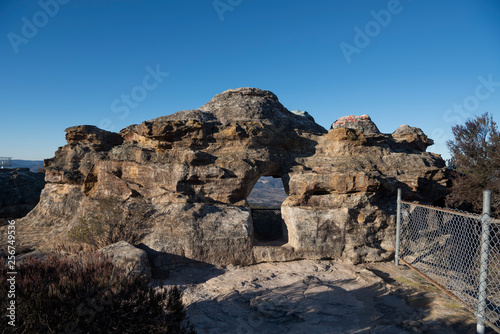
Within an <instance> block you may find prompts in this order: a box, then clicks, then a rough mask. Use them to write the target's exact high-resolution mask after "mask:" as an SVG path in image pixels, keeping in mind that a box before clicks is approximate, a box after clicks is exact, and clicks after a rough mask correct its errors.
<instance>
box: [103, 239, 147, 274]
mask: <svg viewBox="0 0 500 334" xmlns="http://www.w3.org/2000/svg"><path fill="white" fill-rule="evenodd" d="M100 251H101V252H102V253H103V254H105V255H108V256H111V257H112V261H113V264H114V265H115V266H117V267H119V268H122V269H123V270H124V271H125V275H126V276H127V277H134V276H142V277H144V279H146V280H149V279H151V265H150V263H149V260H148V255H147V253H146V252H145V251H144V250H142V249H139V248H137V247H134V246H132V245H131V244H129V243H128V242H126V241H120V242H117V243H115V244H111V245H109V246H106V247H104V248H102V249H101V250H100Z"/></svg>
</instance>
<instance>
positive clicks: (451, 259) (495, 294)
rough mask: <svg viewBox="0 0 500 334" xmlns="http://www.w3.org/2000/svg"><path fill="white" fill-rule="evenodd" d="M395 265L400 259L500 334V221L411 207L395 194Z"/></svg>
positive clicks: (480, 330) (486, 214)
mask: <svg viewBox="0 0 500 334" xmlns="http://www.w3.org/2000/svg"><path fill="white" fill-rule="evenodd" d="M397 220H398V226H397V235H398V238H397V239H396V260H395V262H396V265H398V264H399V261H400V260H401V261H402V262H404V264H406V265H408V266H409V267H410V268H412V269H415V270H416V271H418V272H419V273H420V274H421V275H423V276H424V277H426V278H427V279H428V280H430V281H431V282H432V283H434V284H435V285H437V286H438V287H440V288H441V289H443V290H444V291H445V292H447V293H448V294H450V295H451V296H453V297H455V298H456V299H458V300H459V301H460V302H461V303H462V304H463V305H464V306H465V307H466V308H467V309H469V310H470V311H471V312H473V313H474V314H475V315H476V316H477V318H478V333H484V324H485V323H487V324H488V325H490V327H492V328H493V329H494V330H495V331H497V332H499V333H500V330H499V329H498V327H500V222H499V221H497V220H494V219H491V218H490V211H488V210H487V211H486V212H484V213H483V214H482V215H477V214H471V213H466V212H461V211H454V210H448V209H440V208H436V207H432V206H426V205H420V204H414V203H410V202H405V201H402V200H401V199H400V192H398V218H397Z"/></svg>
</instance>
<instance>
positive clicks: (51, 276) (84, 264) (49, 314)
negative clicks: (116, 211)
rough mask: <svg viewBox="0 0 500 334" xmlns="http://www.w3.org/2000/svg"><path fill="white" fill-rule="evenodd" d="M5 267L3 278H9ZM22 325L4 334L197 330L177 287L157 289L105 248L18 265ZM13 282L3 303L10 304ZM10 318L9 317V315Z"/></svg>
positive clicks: (2, 294) (2, 292) (0, 295)
mask: <svg viewBox="0 0 500 334" xmlns="http://www.w3.org/2000/svg"><path fill="white" fill-rule="evenodd" d="M7 271H8V270H7V267H6V266H2V267H1V269H0V277H7ZM17 272H18V273H19V275H17V280H16V291H15V293H16V296H15V300H16V327H11V326H8V327H9V328H6V326H2V330H0V332H1V333H194V331H193V330H192V329H190V328H187V326H184V325H183V321H184V318H185V313H184V307H183V304H182V302H181V293H180V291H179V290H178V288H177V287H172V288H160V289H157V290H154V289H153V288H152V287H150V286H149V284H148V282H147V281H146V280H144V279H142V278H141V277H137V276H135V277H127V276H125V275H124V273H123V271H122V270H121V269H120V268H118V267H114V266H113V264H112V262H111V259H110V258H109V257H105V256H104V255H103V254H101V253H97V252H90V253H79V254H72V255H67V256H63V255H60V254H52V255H49V256H47V257H46V259H44V260H40V259H33V258H27V259H26V260H25V261H23V262H22V263H19V264H18V267H17ZM7 293H8V287H7V284H1V285H0V308H1V309H3V310H5V309H6V308H7V301H8V298H7ZM4 320H5V319H4Z"/></svg>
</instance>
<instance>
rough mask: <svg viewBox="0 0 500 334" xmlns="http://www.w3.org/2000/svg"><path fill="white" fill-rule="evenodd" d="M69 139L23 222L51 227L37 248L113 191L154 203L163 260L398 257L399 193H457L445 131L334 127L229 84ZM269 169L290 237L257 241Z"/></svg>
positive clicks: (152, 227) (48, 165)
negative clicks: (252, 199) (261, 192)
mask: <svg viewBox="0 0 500 334" xmlns="http://www.w3.org/2000/svg"><path fill="white" fill-rule="evenodd" d="M304 115H305V114H304ZM375 129H376V131H375ZM66 139H67V141H68V144H67V145H66V146H64V147H61V148H59V150H58V151H57V152H56V154H55V157H54V158H52V159H49V160H46V161H45V170H46V181H47V184H46V186H45V188H44V190H43V192H42V195H41V201H40V203H39V204H38V205H37V207H36V208H35V209H34V210H33V211H32V212H31V213H30V214H29V215H28V216H27V217H26V218H25V219H23V220H22V221H21V224H20V225H22V228H26V229H29V228H39V230H40V231H41V232H40V233H39V237H37V238H33V240H31V243H33V246H36V247H39V248H40V247H42V248H43V247H48V248H50V247H54V245H55V244H57V243H60V242H67V241H68V231H69V230H70V229H71V228H72V227H73V226H75V225H76V224H78V222H79V221H81V217H82V216H84V215H85V213H86V212H88V211H89V210H93V209H94V208H95V207H96V206H97V204H98V203H99V201H100V200H101V199H103V198H109V197H113V198H117V200H118V201H119V203H121V204H120V205H121V206H122V207H123V208H128V209H129V210H132V209H131V208H133V206H134V203H138V202H140V203H141V205H144V204H145V203H146V205H147V206H148V207H149V209H148V212H149V215H148V217H147V218H145V219H146V220H147V222H144V223H145V225H144V226H146V227H145V230H144V231H142V235H143V236H142V239H141V242H142V244H143V246H144V248H145V249H149V250H150V252H149V255H150V256H152V255H154V258H153V259H151V260H152V263H153V265H154V266H155V267H168V266H169V265H171V264H172V259H173V258H175V259H177V260H176V261H180V262H182V261H183V260H182V259H190V260H196V261H202V262H207V263H211V264H216V265H227V264H252V263H256V262H262V261H276V260H291V259H298V258H344V259H348V260H351V261H353V262H361V261H379V260H384V259H387V258H389V257H390V256H391V255H392V254H393V251H394V246H393V243H394V228H395V227H394V222H395V217H394V214H395V207H396V201H395V193H396V189H397V188H402V189H403V194H404V197H405V198H406V199H410V200H417V201H421V202H425V203H433V202H435V201H437V200H439V199H440V198H442V197H443V196H444V195H445V194H446V182H447V178H446V168H445V163H444V161H443V160H442V159H441V157H440V156H438V155H436V154H433V153H427V152H425V150H426V148H427V147H428V146H429V145H431V144H432V141H431V140H430V139H428V138H427V137H426V136H425V134H423V133H422V131H421V130H420V129H416V128H412V127H408V126H402V127H400V128H399V129H398V130H396V131H395V132H394V133H393V134H381V133H380V132H379V131H378V129H377V127H376V126H375V124H374V123H373V122H372V121H371V120H370V119H369V117H368V116H366V117H365V116H363V117H359V118H356V117H351V118H350V120H349V121H347V122H343V124H340V122H336V125H335V127H334V128H332V129H330V131H327V130H325V129H324V128H322V127H321V126H319V125H318V124H316V123H315V122H314V121H313V119H312V117H307V116H303V115H301V114H300V113H298V114H294V113H291V112H290V111H288V110H287V109H286V108H285V107H284V106H283V105H282V104H281V103H280V102H279V100H278V98H277V97H276V95H274V94H273V93H271V92H269V91H264V90H260V89H255V88H240V89H233V90H228V91H225V92H223V93H221V94H218V95H216V96H215V97H214V98H213V99H212V100H211V101H210V102H208V103H207V104H205V105H203V106H201V107H200V108H199V109H196V110H187V111H180V112H177V113H175V114H172V115H169V116H162V117H159V118H156V119H153V120H150V121H145V122H143V123H141V124H137V125H131V126H129V127H126V128H124V129H123V130H121V132H120V133H119V134H118V133H111V132H107V131H104V130H101V129H98V128H96V127H93V126H85V125H84V126H76V127H71V128H68V129H66ZM261 176H272V177H279V178H281V179H282V181H283V184H284V186H285V190H286V192H287V194H288V196H289V197H288V198H287V199H286V200H285V201H284V202H283V204H282V207H281V212H282V216H283V219H284V222H285V224H286V229H287V231H286V238H287V240H285V241H284V243H282V244H280V245H279V246H266V245H259V246H255V243H254V233H253V222H252V215H251V209H250V207H249V206H248V203H247V197H248V195H249V194H250V192H251V190H252V188H253V186H254V185H255V184H256V182H257V181H258V180H259V178H260V177H261ZM25 242H28V240H25ZM162 255H163V256H162Z"/></svg>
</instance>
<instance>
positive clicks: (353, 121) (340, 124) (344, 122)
mask: <svg viewBox="0 0 500 334" xmlns="http://www.w3.org/2000/svg"><path fill="white" fill-rule="evenodd" d="M337 128H348V129H354V130H359V131H361V132H362V133H364V134H366V135H378V134H380V131H379V130H378V128H377V126H376V125H375V123H373V121H372V120H371V118H370V116H368V115H361V116H354V115H349V116H343V117H340V118H339V119H337V120H336V121H335V122H334V123H333V124H332V127H331V129H337Z"/></svg>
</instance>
